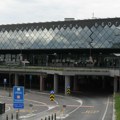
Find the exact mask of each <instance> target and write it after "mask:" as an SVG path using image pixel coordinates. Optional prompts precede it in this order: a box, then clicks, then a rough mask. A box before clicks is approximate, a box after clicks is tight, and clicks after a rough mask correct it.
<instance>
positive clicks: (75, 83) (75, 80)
mask: <svg viewBox="0 0 120 120" xmlns="http://www.w3.org/2000/svg"><path fill="white" fill-rule="evenodd" d="M73 90H74V91H76V90H77V76H74V86H73Z"/></svg>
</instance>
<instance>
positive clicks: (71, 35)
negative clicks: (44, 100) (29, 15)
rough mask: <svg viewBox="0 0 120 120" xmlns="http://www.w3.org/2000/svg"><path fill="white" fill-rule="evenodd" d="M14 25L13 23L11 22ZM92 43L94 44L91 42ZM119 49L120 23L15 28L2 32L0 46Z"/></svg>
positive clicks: (0, 33) (3, 47)
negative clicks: (119, 24) (117, 24)
mask: <svg viewBox="0 0 120 120" xmlns="http://www.w3.org/2000/svg"><path fill="white" fill-rule="evenodd" d="M11 27H12V25H11ZM90 44H91V45H90ZM91 46H92V47H93V48H120V26H117V27H116V25H114V24H113V25H111V26H110V25H105V26H102V25H101V24H100V25H98V26H94V25H93V26H91V27H88V26H87V25H86V26H84V27H81V26H79V27H69V26H68V27H66V28H63V27H61V28H57V27H56V28H54V29H53V28H52V27H51V28H49V29H47V28H40V27H39V25H38V26H37V27H36V26H35V27H34V26H33V25H31V26H30V27H16V30H13V29H11V30H6V29H4V30H2V31H1V32H0V49H64V48H90V47H91Z"/></svg>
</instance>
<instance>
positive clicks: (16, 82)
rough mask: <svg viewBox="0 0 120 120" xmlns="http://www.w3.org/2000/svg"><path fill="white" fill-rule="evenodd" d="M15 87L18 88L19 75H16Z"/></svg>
mask: <svg viewBox="0 0 120 120" xmlns="http://www.w3.org/2000/svg"><path fill="white" fill-rule="evenodd" d="M14 84H15V86H18V74H15V83H14Z"/></svg>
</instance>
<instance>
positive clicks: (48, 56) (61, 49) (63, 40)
mask: <svg viewBox="0 0 120 120" xmlns="http://www.w3.org/2000/svg"><path fill="white" fill-rule="evenodd" d="M119 53H120V18H106V19H88V20H68V21H66V20H65V21H58V22H43V23H26V24H11V25H0V64H1V66H4V65H10V64H13V65H21V64H22V63H24V62H26V61H27V62H28V63H29V66H37V67H38V66H42V67H46V68H48V67H51V68H59V69H60V68H61V69H62V68H68V69H70V70H71V71H72V69H77V70H79V69H86V68H87V69H109V70H113V69H114V71H115V69H117V70H118V71H116V72H117V73H119V68H120V57H119ZM27 62H26V63H27ZM83 71H84V70H83ZM83 71H82V72H83ZM103 72H104V71H103ZM46 73H47V72H46ZM12 74H13V73H12ZM29 75H30V74H28V73H27V72H26V75H25V76H26V84H25V85H26V87H27V82H28V81H27V80H28V79H29ZM1 76H2V77H1V79H3V78H4V77H5V75H3V73H2V72H1ZM11 76H12V75H11ZM18 76H19V77H18V78H19V79H22V77H21V75H18ZM111 76H112V75H104V74H103V75H102V74H101V75H96V74H93V73H92V74H91V75H90V74H88V75H87V73H86V74H85V73H81V74H79V73H77V72H76V73H74V74H73V73H71V74H69V75H68V74H67V73H66V75H65V74H64V75H62V74H59V73H52V74H50V72H49V74H48V73H47V77H46V78H44V79H46V80H44V81H46V82H47V83H45V84H44V85H43V81H42V83H40V84H42V85H40V86H42V88H40V89H41V90H42V89H43V88H44V89H46V90H48V87H49V89H54V88H55V91H64V90H65V88H62V87H61V86H57V87H55V86H56V85H57V84H59V85H60V84H61V85H62V84H63V81H62V80H61V79H65V81H67V82H65V83H64V85H67V84H71V89H72V91H75V90H82V89H83V90H84V88H88V86H90V88H91V86H93V88H94V87H95V86H94V85H93V84H91V81H92V83H95V85H96V88H97V85H98V86H101V87H100V90H101V89H112V88H113V86H114V84H117V87H116V88H114V89H116V91H118V90H119V89H120V87H119V85H118V84H120V80H119V76H120V74H116V77H115V79H117V80H116V82H113V81H114V78H113V76H112V77H111ZM114 76H115V75H114ZM37 77H38V75H37ZM37 77H35V76H34V75H33V76H32V79H33V80H34V81H35V80H36V79H39V78H37ZM11 78H13V77H11ZM30 78H31V77H30ZM40 78H41V77H40ZM57 78H58V81H57ZM15 79H17V78H16V77H15ZM52 79H55V80H54V82H51V80H52ZM74 79H75V80H74ZM101 79H102V80H101ZM90 80H91V81H90ZM55 81H57V82H55ZM103 81H105V82H103ZM32 82H33V81H32ZM19 83H21V82H20V80H19ZM33 83H35V86H36V85H38V82H37V81H36V82H33ZM33 83H32V84H33ZM113 83H114V84H113ZM1 84H2V82H1ZM21 84H22V83H21ZM28 86H29V85H28ZM35 86H34V87H35ZM79 86H80V87H79ZM81 86H82V87H81ZM36 88H37V87H36Z"/></svg>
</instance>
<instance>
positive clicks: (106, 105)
mask: <svg viewBox="0 0 120 120" xmlns="http://www.w3.org/2000/svg"><path fill="white" fill-rule="evenodd" d="M108 105H109V97H108V100H107V105H106V109H105V112H104V114H103V117H102V120H104V119H105V116H106V113H107V110H108Z"/></svg>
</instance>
